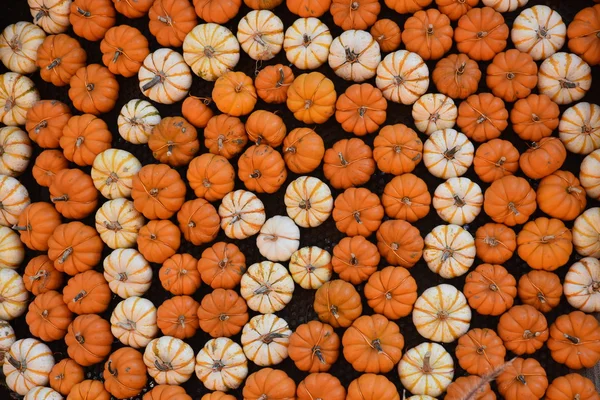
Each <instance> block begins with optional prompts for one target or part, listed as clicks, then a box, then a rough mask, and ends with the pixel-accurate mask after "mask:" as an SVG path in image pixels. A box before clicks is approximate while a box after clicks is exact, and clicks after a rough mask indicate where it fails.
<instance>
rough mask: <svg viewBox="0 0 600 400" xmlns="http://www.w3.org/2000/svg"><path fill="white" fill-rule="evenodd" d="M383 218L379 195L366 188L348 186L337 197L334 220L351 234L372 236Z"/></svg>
mask: <svg viewBox="0 0 600 400" xmlns="http://www.w3.org/2000/svg"><path fill="white" fill-rule="evenodd" d="M382 218H383V207H382V206H381V202H380V201H379V197H378V196H377V195H376V194H374V193H372V192H371V191H370V190H368V189H365V188H358V189H357V188H348V189H346V191H344V193H342V194H340V195H339V196H338V197H337V198H336V199H335V204H334V209H333V220H334V221H335V225H336V227H337V229H338V230H339V231H340V232H342V233H345V234H347V235H349V236H356V235H362V236H365V237H368V236H370V235H371V234H372V233H373V232H375V231H376V230H377V229H378V228H379V225H381V219H382Z"/></svg>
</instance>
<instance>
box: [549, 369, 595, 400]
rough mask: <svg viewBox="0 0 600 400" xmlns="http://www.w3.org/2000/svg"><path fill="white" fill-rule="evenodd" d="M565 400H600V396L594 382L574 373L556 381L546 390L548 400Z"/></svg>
mask: <svg viewBox="0 0 600 400" xmlns="http://www.w3.org/2000/svg"><path fill="white" fill-rule="evenodd" d="M565 398H567V399H570V398H572V399H577V398H579V399H580V400H599V399H600V394H598V390H597V389H596V386H594V382H592V381H591V380H590V379H588V378H586V377H584V376H581V375H580V374H577V373H572V374H567V375H565V376H559V377H558V378H556V379H554V380H553V381H552V383H551V384H550V386H548V390H546V400H561V399H565Z"/></svg>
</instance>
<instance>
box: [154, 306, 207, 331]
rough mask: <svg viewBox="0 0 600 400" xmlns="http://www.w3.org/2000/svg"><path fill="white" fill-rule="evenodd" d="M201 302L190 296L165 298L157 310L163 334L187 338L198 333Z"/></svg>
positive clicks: (157, 317) (157, 320)
mask: <svg viewBox="0 0 600 400" xmlns="http://www.w3.org/2000/svg"><path fill="white" fill-rule="evenodd" d="M198 307H200V304H198V302H197V301H196V300H194V299H193V298H191V297H190V296H175V297H172V298H170V299H168V300H165V302H164V303H162V304H161V305H160V306H159V307H158V309H157V310H156V324H157V325H158V328H159V329H160V330H161V332H162V333H163V335H167V336H173V337H176V338H178V339H187V338H190V337H192V336H194V335H195V334H196V330H197V329H198V328H199V327H200V325H199V323H198Z"/></svg>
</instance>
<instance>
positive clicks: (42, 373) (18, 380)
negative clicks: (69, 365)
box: [2, 338, 54, 396]
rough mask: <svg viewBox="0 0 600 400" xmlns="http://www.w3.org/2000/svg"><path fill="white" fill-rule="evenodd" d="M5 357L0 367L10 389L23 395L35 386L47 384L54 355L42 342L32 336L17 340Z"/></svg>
mask: <svg viewBox="0 0 600 400" xmlns="http://www.w3.org/2000/svg"><path fill="white" fill-rule="evenodd" d="M5 357H6V361H5V362H4V365H3V367H2V369H3V372H4V376H5V377H6V386H7V387H8V388H9V389H10V390H12V391H14V392H17V393H18V394H20V395H21V396H23V395H25V394H27V392H29V390H31V389H33V388H34V387H36V386H45V385H47V384H48V374H49V373H50V371H51V370H52V367H53V366H54V357H53V356H52V351H51V350H50V348H49V347H48V346H46V345H45V344H44V343H42V342H40V341H39V340H37V339H32V338H27V339H20V340H17V341H16V342H14V343H13V344H12V345H11V346H10V349H9V350H8V352H7V353H6V355H5Z"/></svg>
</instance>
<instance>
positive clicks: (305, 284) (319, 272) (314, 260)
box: [289, 246, 333, 289]
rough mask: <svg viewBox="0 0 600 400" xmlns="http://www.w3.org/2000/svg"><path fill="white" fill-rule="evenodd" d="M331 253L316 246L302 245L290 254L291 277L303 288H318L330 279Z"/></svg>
mask: <svg viewBox="0 0 600 400" xmlns="http://www.w3.org/2000/svg"><path fill="white" fill-rule="evenodd" d="M332 269H333V267H332V266H331V255H330V254H329V253H328V252H327V251H325V250H323V249H321V248H319V247H316V246H309V247H303V248H301V249H299V250H297V251H295V252H294V253H293V254H292V257H291V258H290V264H289V270H290V274H291V275H292V279H294V282H296V283H297V284H298V285H300V286H301V287H302V288H304V289H318V288H320V287H321V286H323V284H324V283H325V282H328V281H329V280H330V279H331V275H332Z"/></svg>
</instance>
